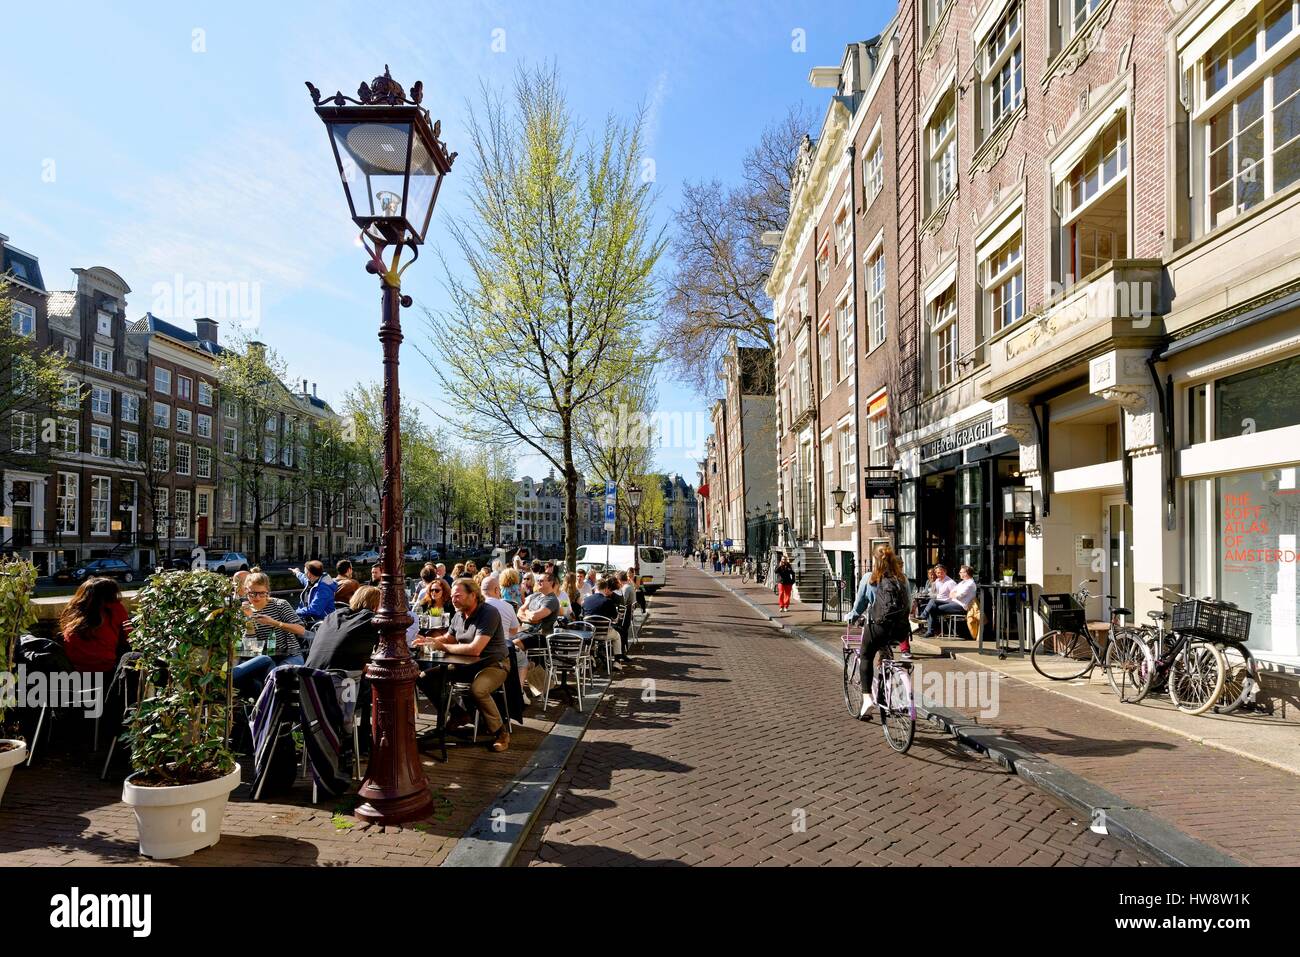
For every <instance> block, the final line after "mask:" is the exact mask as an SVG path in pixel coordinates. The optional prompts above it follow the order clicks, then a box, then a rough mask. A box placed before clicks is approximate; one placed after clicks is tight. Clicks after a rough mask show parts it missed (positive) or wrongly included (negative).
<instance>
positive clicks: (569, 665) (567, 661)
mask: <svg viewBox="0 0 1300 957" xmlns="http://www.w3.org/2000/svg"><path fill="white" fill-rule="evenodd" d="M546 657H547V662H548V664H547V668H546V691H545V693H544V694H543V696H542V710H543V711H545V710H546V709H547V708H549V707H550V706H551V686H552V684H553V683H554V680H555V676H556V675H557V674H559V675H569V674H572V675H573V682H574V684H575V685H576V686H577V693H578V711H579V712H581V711H582V682H583V679H584V677H586V676H587V675H588V672H589V670H590V669H591V668H593V667H594V663H595V662H594V659H593V658H592V657H591V639H590V637H589V636H588V635H585V634H582V633H579V632H566V631H555V632H552V633H551V635H550V637H548V638H547V639H546Z"/></svg>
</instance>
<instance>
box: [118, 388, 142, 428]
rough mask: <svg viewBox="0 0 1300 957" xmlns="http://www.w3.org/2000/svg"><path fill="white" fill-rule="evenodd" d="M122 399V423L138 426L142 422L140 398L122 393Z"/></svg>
mask: <svg viewBox="0 0 1300 957" xmlns="http://www.w3.org/2000/svg"><path fill="white" fill-rule="evenodd" d="M120 395H121V397H122V421H123V422H129V423H131V424H132V425H136V424H138V423H139V422H140V397H139V396H138V395H131V394H130V393H129V392H122V393H120Z"/></svg>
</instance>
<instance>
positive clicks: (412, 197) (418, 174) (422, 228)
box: [406, 136, 441, 240]
mask: <svg viewBox="0 0 1300 957" xmlns="http://www.w3.org/2000/svg"><path fill="white" fill-rule="evenodd" d="M440 178H441V176H440V174H439V173H438V167H437V164H435V163H434V161H433V157H432V156H431V155H430V154H429V151H428V149H427V148H426V147H425V143H424V140H423V139H422V138H420V137H419V136H417V137H415V140H414V142H413V143H412V144H411V185H410V188H409V190H408V192H407V196H406V221H407V222H408V223H410V224H411V225H412V226H413V227H414V228H415V229H416V231H417V232H418V233H419V234H420V235H419V238H420V239H421V240H423V239H424V236H425V233H426V232H428V229H429V220H430V218H431V217H432V216H433V203H434V199H435V198H436V197H437V195H438V181H439V179H440Z"/></svg>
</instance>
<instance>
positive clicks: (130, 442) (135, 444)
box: [118, 429, 140, 462]
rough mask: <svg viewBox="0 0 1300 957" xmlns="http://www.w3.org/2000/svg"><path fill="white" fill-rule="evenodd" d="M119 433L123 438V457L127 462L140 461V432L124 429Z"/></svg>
mask: <svg viewBox="0 0 1300 957" xmlns="http://www.w3.org/2000/svg"><path fill="white" fill-rule="evenodd" d="M118 435H119V437H120V438H121V439H122V458H123V459H124V460H125V461H127V462H138V461H140V434H139V433H138V432H128V431H127V430H126V429H122V430H120V431H119V432H118Z"/></svg>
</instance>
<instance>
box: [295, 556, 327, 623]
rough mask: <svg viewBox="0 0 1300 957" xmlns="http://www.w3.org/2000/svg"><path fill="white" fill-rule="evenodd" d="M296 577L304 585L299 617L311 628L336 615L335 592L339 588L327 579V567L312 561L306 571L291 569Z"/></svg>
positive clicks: (299, 601)
mask: <svg viewBox="0 0 1300 957" xmlns="http://www.w3.org/2000/svg"><path fill="white" fill-rule="evenodd" d="M290 570H291V571H292V572H293V574H294V577H295V578H297V579H298V581H299V582H300V583H301V584H302V595H301V596H300V597H299V599H298V607H297V608H296V609H295V610H296V611H297V612H298V617H299V618H301V619H302V620H303V623H304V624H306V625H308V626H309V627H310V626H311V625H313V624H315V623H316V622H319V621H324V620H325V619H326V618H327V617H329V616H330V615H332V614H333V613H334V592H335V591H336V589H337V586H336V585H335V584H334V582H333V581H332V580H330V579H329V578H326V577H325V566H324V565H322V564H321V563H320V562H318V561H314V560H313V561H310V562H308V563H307V564H306V566H305V574H304V570H300V569H297V568H293V569H290Z"/></svg>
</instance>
